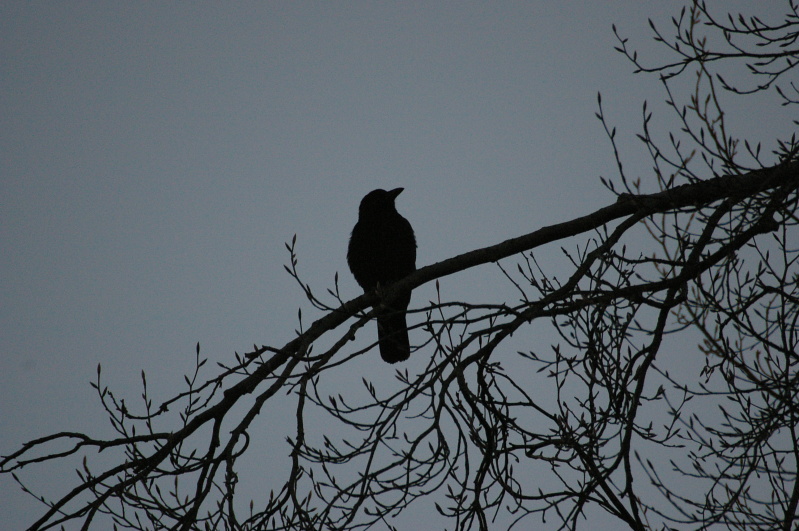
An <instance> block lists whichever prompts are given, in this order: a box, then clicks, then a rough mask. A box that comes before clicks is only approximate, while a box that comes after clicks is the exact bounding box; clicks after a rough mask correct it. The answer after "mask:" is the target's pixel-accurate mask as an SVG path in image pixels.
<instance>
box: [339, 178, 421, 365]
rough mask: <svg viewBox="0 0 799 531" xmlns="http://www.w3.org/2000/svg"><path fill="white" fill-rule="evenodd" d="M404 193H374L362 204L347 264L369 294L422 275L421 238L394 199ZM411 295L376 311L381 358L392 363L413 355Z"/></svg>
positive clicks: (367, 196) (401, 296)
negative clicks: (419, 259)
mask: <svg viewBox="0 0 799 531" xmlns="http://www.w3.org/2000/svg"><path fill="white" fill-rule="evenodd" d="M402 190H403V188H395V189H393V190H389V191H386V190H373V191H371V192H369V193H368V194H366V196H365V197H364V198H363V199H362V200H361V205H360V207H359V208H358V222H357V223H356V224H355V227H354V228H353V229H352V235H351V236H350V244H349V248H348V249H347V263H348V264H349V266H350V271H352V275H353V276H354V277H355V280H356V281H357V282H358V284H359V285H360V286H361V287H362V288H363V290H364V292H367V293H368V292H370V291H373V290H375V289H377V288H378V286H379V287H386V286H388V285H389V284H393V283H394V282H396V281H398V280H400V279H402V278H404V277H405V276H407V275H409V274H410V273H412V272H413V271H415V270H416V238H415V237H414V234H413V228H412V227H411V224H410V223H408V220H407V219H405V218H404V217H402V216H401V215H400V213H399V212H397V208H396V206H395V205H394V200H395V199H396V198H397V196H398V195H399V194H400V193H401V192H402ZM410 302H411V293H410V291H409V292H408V293H407V294H400V295H399V296H397V297H396V298H394V299H393V300H391V301H389V302H388V303H387V304H386V303H381V304H380V305H379V306H378V307H377V309H376V317H377V341H378V345H379V348H380V356H381V357H382V358H383V360H384V361H386V362H388V363H397V362H398V361H405V360H407V359H408V357H409V356H410V355H411V346H410V342H409V340H408V325H407V323H406V321H405V312H406V310H407V309H408V304H410Z"/></svg>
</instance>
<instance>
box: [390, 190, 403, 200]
mask: <svg viewBox="0 0 799 531" xmlns="http://www.w3.org/2000/svg"><path fill="white" fill-rule="evenodd" d="M403 190H405V188H394V189H393V190H389V192H388V195H390V196H391V199H396V198H397V196H398V195H400V194H401V193H402V191H403Z"/></svg>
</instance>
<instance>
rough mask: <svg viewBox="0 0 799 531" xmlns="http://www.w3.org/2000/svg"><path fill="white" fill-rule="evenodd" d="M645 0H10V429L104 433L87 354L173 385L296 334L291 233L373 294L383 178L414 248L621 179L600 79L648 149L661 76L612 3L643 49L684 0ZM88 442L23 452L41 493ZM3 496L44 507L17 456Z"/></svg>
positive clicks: (467, 235) (508, 225) (5, 258)
mask: <svg viewBox="0 0 799 531" xmlns="http://www.w3.org/2000/svg"><path fill="white" fill-rule="evenodd" d="M653 5H655V4H654V3H645V2H632V1H624V2H612V3H611V2H607V3H603V2H592V3H587V2H577V1H564V2H543V1H540V2H503V3H476V2H466V3H463V2H457V3H456V2H436V3H427V4H424V3H418V2H410V3H385V2H379V3H378V2H370V3H360V2H354V3H326V2H319V3H309V2H282V3H276V2H239V3H234V4H232V3H213V4H198V3H177V2H159V3H138V2H69V3H65V2H62V3H53V2H45V3H31V2H20V1H11V2H4V3H3V4H2V5H0V46H1V47H2V57H3V68H2V71H3V73H2V74H0V76H1V77H0V79H2V88H1V90H0V116H1V117H2V124H3V125H2V129H1V130H0V153H2V155H0V248H1V249H2V253H0V270H2V276H1V277H0V364H1V365H0V367H1V368H2V370H0V389H1V391H0V393H2V395H1V396H0V433H1V434H2V438H1V439H0V453H2V454H7V453H8V452H10V451H12V450H14V449H16V448H18V447H19V446H20V444H21V443H22V442H24V441H27V440H29V439H32V438H35V437H39V436H42V435H46V434H49V433H52V432H55V431H60V430H76V431H79V430H88V431H90V432H92V433H106V434H109V433H108V432H109V430H108V422H107V420H106V419H105V417H104V415H103V412H102V410H101V409H100V407H99V404H98V402H97V400H96V397H95V395H94V392H93V390H92V389H91V388H90V386H89V381H91V380H93V379H94V378H95V374H96V367H97V364H98V363H102V365H103V374H104V379H105V382H106V383H107V384H108V385H109V386H110V387H111V388H112V389H114V390H115V392H116V393H117V394H118V395H121V396H126V397H128V398H129V399H130V400H131V401H133V400H135V399H136V398H137V397H138V396H139V394H140V393H141V389H140V372H141V370H144V371H145V372H146V373H147V375H148V381H149V383H150V388H151V392H152V394H153V395H154V397H155V399H156V401H158V400H159V399H164V398H167V397H168V396H170V393H171V392H172V391H173V390H174V389H176V388H177V387H179V386H180V385H182V381H183V374H184V373H185V372H186V371H188V370H190V369H191V367H192V362H193V355H194V344H195V343H196V342H197V341H199V342H200V343H201V344H202V349H203V354H204V355H205V356H208V357H209V358H211V361H212V362H216V361H230V360H232V354H233V352H234V351H239V352H244V351H247V350H248V349H250V348H251V346H252V344H253V343H257V344H259V345H260V344H271V345H281V344H283V343H285V342H286V341H287V340H289V339H290V338H291V337H292V335H293V330H294V328H295V327H296V316H297V308H298V307H300V306H302V307H304V308H305V310H306V312H307V313H306V315H307V317H306V323H307V322H310V320H311V319H312V318H313V317H315V316H316V314H315V313H313V312H312V311H310V309H309V308H308V307H307V304H306V302H305V299H304V297H303V295H302V293H301V291H300V290H299V289H298V288H297V287H296V286H295V285H294V284H293V283H292V281H291V279H290V278H289V277H288V275H286V274H285V272H284V271H283V264H284V263H286V261H287V252H286V250H285V248H284V245H283V243H284V242H286V241H288V240H290V239H291V237H292V235H294V234H295V233H296V234H297V235H298V252H299V259H300V270H301V271H302V274H303V277H304V280H305V281H306V282H309V283H310V284H311V285H312V286H314V287H315V288H316V289H317V291H319V292H320V293H321V292H323V291H324V289H325V288H328V287H331V286H332V282H333V277H334V274H335V273H336V272H338V273H339V275H340V285H341V289H342V292H343V295H344V297H345V298H347V299H349V298H352V297H355V296H357V295H359V294H360V290H359V289H358V288H357V285H356V284H355V282H354V280H353V279H352V278H351V276H350V274H349V271H348V270H347V268H346V261H345V255H346V245H347V239H348V237H349V232H350V230H351V228H352V226H353V225H354V223H355V220H356V215H357V206H358V202H359V201H360V199H361V197H362V196H363V195H364V194H366V193H367V192H368V191H370V190H372V189H374V188H393V187H398V186H403V187H405V189H406V190H405V192H404V193H403V194H402V196H400V198H399V199H398V208H399V210H400V212H401V213H402V214H403V215H405V217H407V218H408V219H409V220H410V221H411V223H412V224H413V226H414V228H415V230H416V234H417V240H418V242H419V250H418V265H419V266H422V265H427V264H430V263H434V262H437V261H439V260H442V259H444V258H448V257H450V256H453V255H455V254H458V253H461V252H464V251H468V250H471V249H474V248H477V247H482V246H485V245H489V244H493V243H497V242H499V241H502V240H504V239H507V238H510V237H513V236H518V235H520V234H523V233H526V232H530V231H532V230H535V229H537V228H539V227H541V226H543V225H549V224H552V223H556V222H561V221H566V220H568V219H571V218H573V217H575V216H578V215H582V214H585V213H588V212H590V211H591V210H593V209H595V208H597V207H600V206H603V205H605V204H608V203H610V202H612V201H613V197H612V196H611V195H610V194H609V193H608V192H606V191H605V190H604V189H603V188H602V187H601V185H600V182H599V176H600V175H604V176H613V175H614V166H613V158H612V152H611V150H610V145H609V142H608V140H607V139H606V138H605V136H604V133H603V131H602V128H601V125H600V123H599V122H598V121H597V119H596V118H595V117H594V113H595V112H596V110H597V107H596V95H597V92H600V91H601V92H602V93H603V101H604V103H605V108H606V114H607V115H608V117H609V119H610V120H611V121H612V122H613V123H615V124H616V125H617V126H618V127H619V135H621V136H623V137H627V138H628V140H625V141H623V142H622V146H623V148H624V150H625V151H624V152H623V153H622V155H623V156H624V157H627V158H628V159H627V160H629V161H630V163H631V166H632V168H636V164H639V165H640V166H639V167H638V169H639V170H640V172H646V171H647V169H648V163H647V162H646V161H645V159H644V158H642V157H643V153H642V152H641V149H640V143H639V142H638V141H636V140H635V139H634V138H633V135H634V133H636V132H637V131H638V130H639V128H640V114H641V113H640V109H641V104H642V102H643V100H644V99H649V100H650V101H652V102H655V103H659V102H662V100H663V99H664V97H665V96H664V95H663V93H662V92H661V90H660V88H659V85H658V83H657V82H656V81H655V80H654V79H652V78H647V77H643V76H633V75H632V73H631V72H632V67H631V65H630V64H628V63H627V62H626V61H625V60H624V58H623V57H621V56H620V55H619V54H617V53H616V52H614V51H613V46H614V45H615V41H614V37H613V34H612V31H611V24H612V23H614V22H615V23H616V24H617V26H619V28H620V29H621V31H622V32H623V33H624V34H626V35H629V36H631V37H633V39H634V41H635V45H638V47H639V48H640V49H642V50H652V49H653V47H652V44H651V42H650V41H649V40H648V36H647V35H648V32H647V25H646V19H647V17H652V18H655V19H656V20H658V21H659V22H661V23H662V25H663V26H664V27H665V26H666V25H667V21H668V19H669V17H670V16H671V15H673V14H675V13H676V10H677V9H678V7H677V6H679V5H681V4H680V3H679V2H673V1H670V2H659V3H657V6H658V7H657V8H656V9H657V11H656V10H655V8H653V7H651V6H653ZM589 6H590V7H589ZM606 6H612V8H611V7H606ZM780 7H781V6H780ZM655 110H656V112H659V113H660V115H656V118H662V119H663V122H664V123H669V118H667V117H666V112H667V111H666V110H665V109H664V108H663V107H662V106H661V107H660V108H658V107H656V106H655ZM772 134H773V133H772ZM632 173H633V175H636V174H638V173H637V172H636V170H635V169H633V171H632ZM645 182H647V181H646V177H645ZM649 182H650V183H651V181H649ZM651 186H654V184H653V183H651ZM650 189H651V188H650ZM475 274H478V275H479V274H480V272H476V273H475ZM491 274H492V275H494V274H495V272H494V271H492V273H491ZM462 278H464V279H466V278H469V279H477V278H479V277H478V276H472V277H469V276H464V277H462ZM442 282H443V283H444V284H445V285H447V286H449V287H450V288H451V293H453V294H456V293H457V294H458V295H460V294H469V293H470V291H469V290H470V289H471V288H472V287H474V289H479V286H473V284H475V283H474V282H472V280H469V282H465V281H459V279H458V278H451V279H445V280H444V281H442ZM459 282H461V283H460V284H459ZM430 293H431V289H430V288H429V287H423V288H420V290H419V291H418V292H415V295H414V297H415V300H418V301H424V300H426V298H429V297H430V296H431V295H430ZM364 333H370V334H371V333H373V330H371V329H369V330H366V331H365V332H364ZM375 357H376V354H375ZM363 370H364V371H365V372H366V371H370V376H372V377H377V376H375V374H374V373H375V372H378V371H386V372H387V373H390V372H393V369H391V368H389V367H388V366H385V365H381V364H379V363H374V364H366V365H364V369H363ZM387 377H388V376H387ZM109 435H110V434H109ZM277 453H278V454H279V455H287V451H286V449H285V448H282V449H279V450H277ZM73 467H74V465H70V466H69V467H64V469H63V470H60V469H58V468H57V467H56V468H54V469H48V470H45V471H41V472H38V473H35V474H32V475H31V476H26V477H30V478H31V486H33V487H38V488H40V489H42V488H43V489H44V491H45V492H46V493H47V494H48V495H49V496H50V497H51V498H52V497H56V496H57V495H59V494H62V493H63V492H64V491H65V489H66V488H68V486H69V485H72V484H74V482H75V479H76V477H75V475H74V472H72V471H71V470H72V468H73ZM0 499H2V500H3V503H2V504H0V519H1V520H2V521H3V522H5V523H6V524H4V525H10V526H11V527H9V529H17V528H21V527H23V526H24V525H26V524H29V523H31V521H32V519H33V516H34V515H37V514H40V512H41V508H40V506H39V505H38V504H37V503H36V502H35V501H34V500H32V499H31V498H30V497H29V496H27V495H24V494H23V493H21V492H20V490H19V488H18V487H17V486H16V484H14V483H13V482H12V481H11V478H10V477H8V476H0Z"/></svg>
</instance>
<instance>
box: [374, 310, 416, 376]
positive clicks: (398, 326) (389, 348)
mask: <svg viewBox="0 0 799 531" xmlns="http://www.w3.org/2000/svg"><path fill="white" fill-rule="evenodd" d="M377 341H378V343H379V347H380V357H382V358H383V361H385V362H388V363H397V362H398V361H405V360H407V359H408V358H409V357H410V355H411V344H410V341H409V339H408V325H407V323H406V322H405V312H404V311H396V310H392V309H390V308H386V310H385V313H382V314H381V315H380V316H378V318H377Z"/></svg>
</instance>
